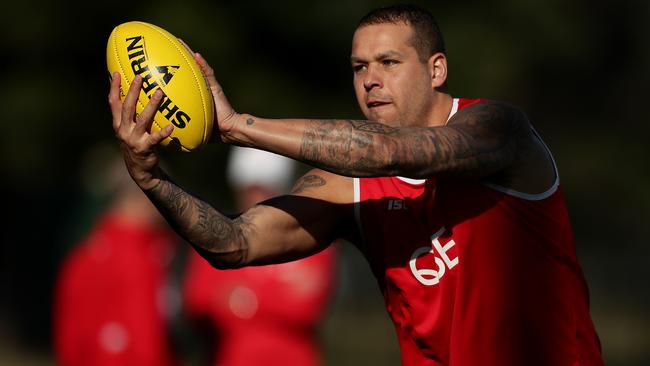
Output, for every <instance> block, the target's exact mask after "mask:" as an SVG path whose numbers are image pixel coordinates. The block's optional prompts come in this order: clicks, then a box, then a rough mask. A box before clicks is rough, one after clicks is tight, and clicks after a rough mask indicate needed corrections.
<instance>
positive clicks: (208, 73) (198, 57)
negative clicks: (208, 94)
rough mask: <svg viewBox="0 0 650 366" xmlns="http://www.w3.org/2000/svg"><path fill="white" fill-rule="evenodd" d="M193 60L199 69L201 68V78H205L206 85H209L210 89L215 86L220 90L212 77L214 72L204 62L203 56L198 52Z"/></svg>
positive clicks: (206, 62)
mask: <svg viewBox="0 0 650 366" xmlns="http://www.w3.org/2000/svg"><path fill="white" fill-rule="evenodd" d="M194 59H195V60H196V62H197V63H198V64H199V67H201V72H202V73H203V76H205V77H206V78H207V79H208V83H210V87H212V86H216V87H218V88H219V89H220V88H221V86H219V82H217V78H216V77H215V76H214V70H213V69H212V67H210V65H209V64H208V61H206V60H205V59H204V58H203V56H202V55H201V54H200V53H198V52H196V53H195V54H194Z"/></svg>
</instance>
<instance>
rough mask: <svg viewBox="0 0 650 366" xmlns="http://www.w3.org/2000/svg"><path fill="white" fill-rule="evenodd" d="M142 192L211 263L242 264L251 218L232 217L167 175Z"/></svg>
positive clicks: (223, 265) (217, 265)
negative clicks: (191, 193) (177, 183)
mask: <svg viewBox="0 0 650 366" xmlns="http://www.w3.org/2000/svg"><path fill="white" fill-rule="evenodd" d="M145 194H146V195H147V196H148V197H149V199H150V200H151V202H153V204H154V205H155V206H156V207H157V208H158V210H159V211H160V213H161V214H162V215H163V216H164V217H165V219H166V220H167V222H168V223H169V224H170V225H171V226H172V227H173V228H174V229H175V230H176V232H177V233H178V234H179V235H180V236H181V237H183V238H184V239H185V240H187V241H188V242H189V243H190V244H192V245H193V246H194V247H195V248H196V249H197V251H199V253H200V254H201V255H203V256H204V257H205V258H206V259H207V260H208V261H209V262H210V263H211V264H212V265H213V266H215V267H218V268H230V267H239V266H241V265H242V263H244V261H245V258H246V254H247V242H246V236H245V234H246V233H247V230H252V226H251V224H250V220H248V219H246V218H244V217H242V216H240V217H237V218H235V219H234V220H231V219H230V218H228V217H226V216H225V215H223V214H221V213H219V212H218V211H217V210H216V209H214V208H213V207H212V206H210V205H209V204H207V203H206V202H204V201H201V200H200V199H198V198H196V197H193V196H192V195H190V194H189V193H187V192H185V191H183V190H182V189H181V188H179V187H178V186H177V185H175V184H174V183H173V182H171V181H170V180H168V179H166V178H165V179H161V180H160V182H159V183H158V184H157V185H156V186H155V187H153V188H151V189H150V190H147V191H145Z"/></svg>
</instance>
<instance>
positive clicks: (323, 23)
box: [0, 0, 650, 366]
mask: <svg viewBox="0 0 650 366" xmlns="http://www.w3.org/2000/svg"><path fill="white" fill-rule="evenodd" d="M416 3H419V4H421V5H424V6H425V7H427V8H429V9H430V10H431V11H432V12H433V13H434V15H435V16H436V17H437V19H438V21H439V23H440V25H441V28H442V30H443V33H444V34H445V37H446V41H447V47H448V60H449V68H450V78H449V84H450V88H451V92H452V94H453V95H454V96H462V97H484V98H492V99H500V100H506V101H509V102H512V103H514V104H517V105H519V106H520V107H522V108H523V109H524V110H525V111H526V112H527V113H528V115H529V117H530V118H531V119H532V120H533V122H534V124H535V126H536V128H537V129H538V131H539V132H540V133H541V134H542V135H543V136H544V138H545V140H546V142H547V144H548V145H549V146H550V147H551V149H552V150H553V151H554V154H555V158H556V160H557V162H558V165H559V169H560V173H561V176H562V185H563V187H564V190H565V192H566V195H567V197H568V201H569V208H570V212H571V216H572V220H573V223H574V231H575V235H576V245H577V250H578V255H579V257H580V259H581V262H582V265H583V267H584V271H585V274H586V277H587V280H588V283H589V286H590V290H591V300H592V314H593V318H594V322H595V325H596V328H597V329H598V331H599V333H600V337H601V341H602V343H603V349H604V354H605V358H606V362H607V364H608V365H613V366H616V365H620V366H632V365H639V366H640V365H647V364H649V363H650V311H649V310H648V309H649V306H650V291H649V288H650V286H648V280H649V279H650V269H649V268H650V263H649V261H650V248H649V243H648V241H649V239H648V238H649V237H650V229H649V227H650V190H648V187H650V185H649V183H650V169H649V167H650V164H649V163H648V156H650V147H649V146H650V144H649V143H648V135H649V134H648V132H650V127H649V126H648V121H649V119H648V117H647V115H646V114H645V112H643V108H644V105H647V103H648V97H650V93H649V92H648V84H649V83H650V71H649V68H648V66H649V65H650V47H648V45H650V26H649V24H650V2H648V1H645V0H630V1H619V2H613V1H602V0H598V1H579V0H569V1H561V0H547V1H542V0H536V1H514V0H495V1H481V2H479V1H463V2H452V1H430V2H416ZM384 4H386V2H382V1H369V0H367V1H356V2H346V1H340V2H337V1H330V2H327V3H326V2H318V3H309V2H305V1H283V2H250V1H240V2H238V3H237V4H231V3H218V2H214V1H212V2H210V1H199V0H191V1H164V0H161V1H156V2H137V1H132V2H129V3H118V2H104V1H88V2H84V3H77V4H74V3H67V4H63V3H62V2H45V1H40V2H30V1H13V2H10V3H5V4H3V8H4V9H3V10H4V11H3V20H2V22H0V30H1V33H0V46H1V48H0V49H1V50H2V57H0V117H1V122H0V124H1V125H2V128H1V132H0V167H1V174H2V179H1V181H0V185H1V186H0V188H1V189H2V191H1V192H2V193H3V195H2V198H3V200H2V208H4V210H3V211H4V214H3V219H2V221H1V222H2V227H1V230H0V239H1V243H2V245H1V247H0V364H2V365H5V364H7V365H11V364H21V365H22V364H34V365H50V364H52V363H53V361H52V356H51V352H52V351H51V339H50V332H51V326H50V306H51V298H52V284H53V281H54V279H55V275H56V271H57V268H58V265H59V262H60V260H61V259H62V257H63V256H64V254H65V253H66V252H67V251H68V250H69V249H70V248H71V247H72V245H73V244H74V243H75V242H76V240H78V239H79V238H80V237H81V236H82V235H83V233H84V232H85V231H86V230H87V229H88V227H89V225H90V224H91V223H92V220H93V218H94V217H95V215H96V214H97V213H98V212H99V210H100V209H101V208H102V207H103V205H104V204H105V202H104V201H102V199H101V195H97V194H96V193H93V191H92V186H93V182H92V180H89V178H87V174H88V173H87V172H88V170H89V169H90V170H92V165H93V159H92V157H93V156H94V154H95V153H96V151H97V149H98V146H104V145H105V144H108V145H111V146H112V145H114V144H115V141H114V139H113V132H112V129H111V123H110V113H109V109H108V105H107V103H106V99H107V93H108V73H107V71H106V65H105V47H106V41H107V38H108V35H109V34H110V32H111V30H112V28H113V27H114V26H115V25H117V24H119V23H122V22H125V21H130V20H142V21H147V22H151V23H154V24H157V25H159V26H161V27H163V28H165V29H167V30H168V31H170V32H171V33H173V34H174V35H176V36H178V37H181V38H183V39H184V40H186V41H187V42H188V43H189V44H190V45H191V46H192V48H194V50H196V51H200V52H201V53H202V54H203V55H204V56H205V57H206V58H207V59H208V60H209V61H210V63H211V65H212V66H213V68H214V69H215V70H216V73H217V77H218V79H219V80H220V82H221V84H222V85H223V87H224V88H225V90H226V92H227V94H228V96H229V99H230V101H231V102H232V103H233V105H234V106H235V108H237V109H238V110H239V111H241V112H248V113H252V114H256V115H260V116H265V117H319V118H333V117H339V118H359V117H361V115H360V113H359V112H358V110H357V106H356V102H355V99H354V94H353V91H352V85H351V80H352V74H351V70H350V66H349V62H348V58H349V52H350V41H351V37H352V33H353V30H354V27H355V25H356V22H357V21H358V19H359V18H360V17H361V16H362V15H363V14H365V13H366V12H367V11H368V10H370V9H371V8H374V7H376V6H379V5H384ZM227 154H228V148H227V147H225V146H210V147H208V148H206V149H204V150H202V151H199V152H195V153H191V154H180V153H169V152H165V153H164V155H165V158H166V160H167V161H168V163H169V165H170V167H171V168H172V169H173V171H174V175H175V179H176V180H177V181H179V182H180V183H181V184H183V185H185V186H187V187H191V190H192V191H193V192H196V193H198V194H200V195H201V196H203V197H204V198H206V199H208V200H209V201H210V202H212V203H214V204H215V205H217V206H218V207H223V208H229V207H231V206H232V202H231V200H230V197H229V195H230V192H229V190H228V188H227V186H226V182H225V180H224V177H223V175H224V174H223V173H224V172H223V164H224V162H225V158H226V156H227ZM339 268H340V271H339V284H340V286H339V290H338V292H337V296H336V298H335V299H334V300H333V302H332V305H331V307H330V311H329V313H328V315H327V318H326V322H325V323H324V326H323V332H322V339H323V344H324V347H325V354H326V360H327V363H328V364H331V365H352V364H375V365H394V364H397V363H398V362H399V356H398V353H397V352H398V351H397V346H396V344H395V336H394V335H393V330H392V325H391V324H390V322H389V320H388V316H387V315H386V313H385V310H384V309H383V304H382V300H381V299H380V296H379V294H378V291H377V287H376V285H375V283H374V280H373V279H372V278H371V275H370V272H369V269H368V266H367V265H366V264H365V262H363V260H362V259H361V258H360V256H359V254H358V253H357V252H356V251H355V250H353V249H352V248H350V247H349V246H344V247H342V251H341V263H340V266H339ZM191 337H192V334H190V333H187V335H186V337H184V339H185V340H184V342H185V346H183V347H181V349H182V350H183V352H185V353H186V354H187V355H188V356H187V358H188V361H187V363H188V364H193V363H196V362H194V361H193V360H196V356H195V355H196V353H197V351H196V349H195V348H194V347H192V346H191V344H192V343H193V341H192V339H191Z"/></svg>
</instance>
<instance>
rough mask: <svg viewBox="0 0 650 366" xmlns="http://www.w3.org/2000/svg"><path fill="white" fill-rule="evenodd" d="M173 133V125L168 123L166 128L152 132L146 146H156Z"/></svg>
mask: <svg viewBox="0 0 650 366" xmlns="http://www.w3.org/2000/svg"><path fill="white" fill-rule="evenodd" d="M173 131H174V125H172V124H171V123H170V124H168V125H167V126H165V127H163V128H162V130H160V131H157V132H154V133H152V134H151V135H149V138H148V139H147V144H149V145H150V146H153V145H158V144H159V143H160V142H161V141H162V140H164V139H166V138H167V137H169V136H170V135H171V134H172V132H173Z"/></svg>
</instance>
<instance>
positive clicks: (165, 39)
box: [106, 22, 214, 151]
mask: <svg viewBox="0 0 650 366" xmlns="http://www.w3.org/2000/svg"><path fill="white" fill-rule="evenodd" d="M106 63H107V65H108V71H109V73H110V74H111V75H112V74H113V73H114V72H116V71H117V72H119V73H120V75H121V76H122V83H121V89H120V98H121V99H122V100H124V98H125V96H126V91H127V90H128V89H129V86H130V85H131V83H132V82H133V79H134V77H135V76H136V75H140V76H142V78H143V83H142V89H141V91H140V95H139V97H138V103H137V106H136V113H141V112H142V110H143V109H144V107H145V106H146V105H147V103H148V101H149V98H151V96H152V95H153V93H154V92H155V91H156V89H158V88H159V89H161V90H162V92H163V99H162V101H161V103H160V107H159V108H158V111H157V112H156V115H155V117H154V121H153V123H152V125H151V131H150V132H156V131H159V130H160V129H162V128H163V127H165V126H167V125H168V124H170V123H171V124H173V125H174V131H173V132H172V134H171V136H169V137H168V138H166V139H165V140H163V142H162V145H173V146H178V147H180V149H181V150H183V151H192V150H196V149H198V148H200V147H201V146H203V145H204V144H205V143H206V142H207V141H208V140H209V139H210V134H211V133H212V124H213V118H214V106H213V103H212V97H211V95H210V88H209V87H208V84H207V81H206V80H205V78H204V77H203V75H202V74H201V68H200V67H199V65H198V63H197V62H196V61H195V60H194V57H193V56H192V53H191V52H190V51H189V50H188V49H187V48H186V47H185V46H184V45H183V44H182V43H181V42H180V41H179V40H178V38H176V37H174V36H173V35H172V34H170V33H169V32H167V31H166V30H164V29H162V28H160V27H158V26H155V25H153V24H149V23H144V22H127V23H122V24H120V25H118V26H117V27H115V28H114V29H113V31H112V32H111V35H110V36H109V38H108V45H107V46H106Z"/></svg>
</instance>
